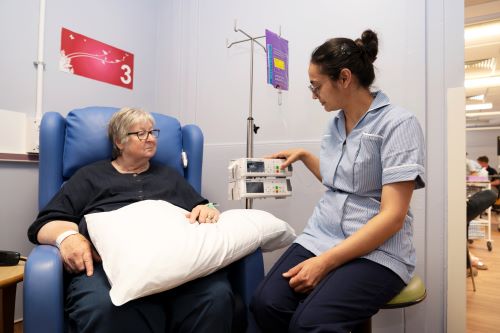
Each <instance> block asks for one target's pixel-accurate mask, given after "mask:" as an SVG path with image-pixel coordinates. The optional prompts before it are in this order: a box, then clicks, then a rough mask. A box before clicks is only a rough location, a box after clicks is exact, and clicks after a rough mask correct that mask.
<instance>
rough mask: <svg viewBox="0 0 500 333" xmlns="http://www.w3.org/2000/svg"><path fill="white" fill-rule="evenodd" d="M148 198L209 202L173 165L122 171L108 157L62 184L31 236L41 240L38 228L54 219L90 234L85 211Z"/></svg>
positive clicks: (183, 205) (189, 207)
mask: <svg viewBox="0 0 500 333" xmlns="http://www.w3.org/2000/svg"><path fill="white" fill-rule="evenodd" d="M148 199H152V200H165V201H168V202H170V203H172V204H173V205H176V206H178V207H181V208H184V209H186V210H188V211H191V210H192V209H193V208H194V207H195V206H197V205H199V204H205V203H207V202H208V200H206V199H205V198H203V197H202V196H200V195H199V194H198V192H196V190H195V189H194V188H193V187H192V186H191V185H190V184H189V183H188V182H187V180H186V179H185V178H184V177H182V176H181V175H180V174H179V172H177V171H175V170H174V169H172V168H170V167H167V166H164V165H160V164H155V163H151V164H150V167H149V169H148V170H146V171H145V172H143V173H140V174H135V173H129V174H122V173H119V172H118V171H117V170H116V169H115V168H114V167H113V166H112V165H111V162H110V161H109V160H106V161H99V162H95V163H92V164H89V165H87V166H84V167H82V168H81V169H79V170H78V171H77V172H76V173H75V174H74V175H73V176H72V177H71V178H70V179H69V180H68V181H67V182H66V183H65V184H64V185H63V186H62V187H61V189H60V190H59V192H57V194H56V195H55V196H54V197H53V198H52V200H51V201H50V202H49V203H48V204H47V206H45V207H44V208H43V209H42V210H41V211H40V212H39V214H38V217H37V219H36V220H35V221H34V222H33V224H32V225H31V226H30V227H29V229H28V238H29V240H30V241H31V242H33V243H35V244H38V241H37V234H38V231H39V230H40V228H42V227H43V226H44V225H45V224H47V223H49V222H50V221H54V220H64V221H71V222H74V223H77V224H78V225H79V230H80V232H81V233H82V234H84V235H86V236H87V237H88V233H87V230H86V229H87V228H86V223H85V222H84V218H83V217H84V215H85V214H89V213H97V212H108V211H112V210H115V209H118V208H121V207H123V206H126V205H128V204H131V203H134V202H137V201H141V200H148ZM82 222H83V223H82Z"/></svg>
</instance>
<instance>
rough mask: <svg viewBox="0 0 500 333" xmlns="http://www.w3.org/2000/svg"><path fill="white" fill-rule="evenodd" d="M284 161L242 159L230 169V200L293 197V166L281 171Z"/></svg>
mask: <svg viewBox="0 0 500 333" xmlns="http://www.w3.org/2000/svg"><path fill="white" fill-rule="evenodd" d="M283 161H284V160H283V159H264V158H240V159H237V160H233V161H231V162H230V164H229V167H228V176H229V184H228V198H229V200H240V199H244V198H269V197H274V198H277V199H278V198H285V197H288V196H291V195H292V184H291V182H290V179H289V177H291V176H292V166H291V165H290V166H288V167H287V168H286V169H283V170H282V169H281V168H280V166H281V164H282V163H283Z"/></svg>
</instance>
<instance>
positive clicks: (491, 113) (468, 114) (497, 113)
mask: <svg viewBox="0 0 500 333" xmlns="http://www.w3.org/2000/svg"><path fill="white" fill-rule="evenodd" d="M465 116H466V117H469V118H471V117H485V116H500V111H486V112H466V113H465Z"/></svg>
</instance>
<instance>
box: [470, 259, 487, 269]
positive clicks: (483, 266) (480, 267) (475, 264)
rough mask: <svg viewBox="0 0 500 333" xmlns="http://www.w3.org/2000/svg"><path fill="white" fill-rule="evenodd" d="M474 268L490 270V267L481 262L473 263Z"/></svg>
mask: <svg viewBox="0 0 500 333" xmlns="http://www.w3.org/2000/svg"><path fill="white" fill-rule="evenodd" d="M472 266H473V267H476V268H477V269H480V270H483V271H484V270H487V269H488V266H486V264H485V263H483V262H482V261H481V260H477V261H473V262H472Z"/></svg>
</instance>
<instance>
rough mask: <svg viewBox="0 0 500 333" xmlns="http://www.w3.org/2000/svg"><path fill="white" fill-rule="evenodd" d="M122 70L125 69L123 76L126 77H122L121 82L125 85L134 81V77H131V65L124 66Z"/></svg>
mask: <svg viewBox="0 0 500 333" xmlns="http://www.w3.org/2000/svg"><path fill="white" fill-rule="evenodd" d="M121 69H123V71H124V72H123V75H124V76H120V80H121V81H122V82H123V83H124V84H129V83H130V82H131V81H132V77H131V76H130V72H131V71H132V70H131V69H130V66H129V65H122V67H121Z"/></svg>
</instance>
